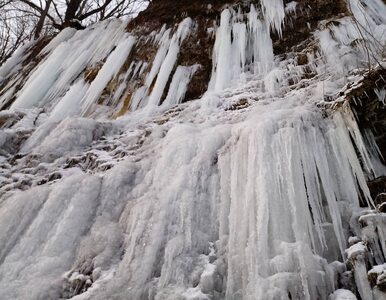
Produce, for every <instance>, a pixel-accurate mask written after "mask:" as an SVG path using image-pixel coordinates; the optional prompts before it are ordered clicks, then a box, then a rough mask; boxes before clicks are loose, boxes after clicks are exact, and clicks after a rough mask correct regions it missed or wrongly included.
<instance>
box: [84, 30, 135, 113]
mask: <svg viewBox="0 0 386 300" xmlns="http://www.w3.org/2000/svg"><path fill="white" fill-rule="evenodd" d="M135 42H136V40H135V38H134V37H132V36H127V37H126V38H124V39H122V41H121V42H120V43H119V44H118V45H117V48H116V49H115V50H114V51H113V52H112V53H111V54H110V55H109V57H108V59H107V60H106V62H105V63H104V64H103V67H102V69H101V70H100V71H99V73H98V75H97V77H96V78H95V79H94V80H93V82H92V83H91V85H90V87H89V89H88V90H87V92H86V95H85V96H84V97H83V99H82V101H81V102H82V115H84V114H85V113H87V111H88V110H89V109H90V107H91V106H92V105H93V104H94V103H96V101H98V99H99V97H100V96H101V94H102V91H103V90H104V89H105V87H106V86H107V84H108V83H109V82H110V80H111V79H113V78H114V76H116V75H117V74H118V72H119V70H120V69H121V67H122V65H123V64H124V62H125V61H126V60H127V57H128V56H129V54H130V52H131V49H132V48H133V46H134V45H135Z"/></svg>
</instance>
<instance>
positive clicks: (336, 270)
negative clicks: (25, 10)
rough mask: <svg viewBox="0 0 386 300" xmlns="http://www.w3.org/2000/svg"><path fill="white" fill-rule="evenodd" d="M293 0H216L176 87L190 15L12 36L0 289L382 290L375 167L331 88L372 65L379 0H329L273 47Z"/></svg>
mask: <svg viewBox="0 0 386 300" xmlns="http://www.w3.org/2000/svg"><path fill="white" fill-rule="evenodd" d="M303 4H304V3H296V2H290V3H286V4H284V3H283V2H282V1H281V0H274V1H272V0H270V1H268V0H264V1H261V3H257V4H254V5H248V6H247V7H245V6H230V7H227V8H226V7H224V9H223V10H222V12H221V15H219V20H218V22H216V23H214V24H213V26H212V27H208V28H205V32H207V35H208V36H209V37H210V38H212V39H213V51H211V53H212V57H211V61H212V63H213V65H212V66H211V69H212V72H211V79H210V81H209V83H208V91H207V92H206V93H205V94H204V95H203V96H202V97H201V98H200V99H197V100H196V101H190V102H185V103H182V102H184V95H185V94H186V92H187V90H188V86H189V83H190V82H191V80H193V78H194V76H195V74H196V73H197V72H199V70H200V68H203V67H204V66H202V65H200V64H199V63H198V62H197V63H191V64H186V63H181V59H180V54H181V51H182V50H181V49H182V48H183V47H184V42H187V41H189V38H191V37H192V36H194V35H195V34H196V33H197V31H198V30H199V29H198V27H199V26H200V24H199V23H197V22H195V20H194V19H192V18H186V19H184V20H183V21H182V22H181V23H180V24H178V25H177V26H175V27H169V26H167V25H165V26H164V27H162V28H160V29H159V31H154V32H152V33H151V34H149V35H144V36H139V35H138V33H136V34H131V33H127V32H126V27H127V24H126V23H123V22H121V21H118V20H114V21H108V22H103V23H99V24H96V25H94V26H93V27H91V28H88V29H86V30H84V31H75V30H72V29H66V30H64V31H63V32H61V33H60V34H59V35H58V36H56V37H55V38H54V39H53V40H52V41H51V42H50V43H49V44H48V45H46V46H45V47H44V49H42V50H41V51H40V52H39V54H38V57H37V60H36V61H34V62H31V63H26V61H25V58H26V57H27V55H28V53H29V51H30V50H29V49H33V48H34V47H36V44H34V43H31V44H29V45H26V46H25V47H24V48H22V49H20V50H19V52H18V53H16V55H15V56H14V57H13V58H12V59H11V60H9V61H8V62H7V63H6V64H5V65H4V66H3V67H2V68H1V69H0V87H1V91H0V95H1V96H0V106H1V107H2V108H3V110H2V111H0V126H1V131H0V145H1V147H0V182H1V187H0V197H1V198H0V299H5V300H8V299H9V300H11V299H23V300H24V299H31V300H32V299H33V300H35V299H77V300H81V299H158V300H161V299H191V300H206V299H259V300H260V299H261V300H265V299H312V300H313V299H332V300H333V299H335V300H338V299H364V300H365V299H385V297H386V294H385V293H384V292H383V290H384V289H385V284H386V279H385V278H386V264H385V263H386V261H385V257H386V244H385V241H386V232H385V230H386V227H385V225H386V224H385V222H386V214H384V213H380V212H379V211H380V210H381V208H380V207H377V208H376V207H375V206H374V201H373V200H374V199H372V197H371V193H370V190H369V188H368V185H367V181H368V180H370V179H373V178H376V177H378V176H380V175H384V174H385V168H384V166H383V164H382V163H381V162H380V155H379V149H378V148H377V145H376V143H375V141H374V137H373V134H372V133H371V132H367V133H363V132H361V131H360V128H359V127H358V124H357V122H356V119H355V114H354V113H353V111H352V110H351V108H350V104H351V103H350V101H355V97H353V98H352V97H350V99H351V100H350V101H349V100H348V99H349V97H348V96H349V95H352V94H353V91H358V90H360V88H361V87H362V86H363V85H364V82H366V78H367V76H369V73H371V72H378V71H379V70H382V69H383V68H384V67H385V64H384V62H383V61H382V59H384V57H383V56H382V55H384V52H382V51H383V49H384V48H382V45H383V46H384V45H385V41H386V34H384V32H385V30H386V25H385V21H386V20H385V16H386V6H385V4H384V3H383V2H382V1H381V0H364V1H362V3H360V2H359V1H356V0H349V2H347V3H346V4H347V12H351V13H344V14H341V15H339V16H336V17H335V18H334V19H333V20H326V21H323V22H320V23H319V24H318V27H317V28H316V29H315V30H314V31H313V33H312V35H311V36H310V37H309V38H307V40H305V41H304V43H303V44H304V47H302V48H301V49H300V50H299V49H295V48H294V50H293V51H292V52H288V53H285V54H283V55H275V54H274V45H273V41H272V38H271V36H272V35H277V36H278V37H279V38H280V36H281V35H282V34H283V28H285V27H286V26H289V27H290V26H291V24H293V23H292V20H295V19H296V18H297V16H298V15H301V14H309V13H310V12H309V11H308V10H307V6H304V5H303ZM208 9H209V8H208ZM310 26H311V25H310ZM286 30H288V28H287V29H286ZM136 49H137V50H136ZM138 49H139V50H140V51H138ZM139 53H140V54H142V56H141V57H142V58H143V60H140V59H139ZM150 58H151V59H150ZM149 59H150V60H149ZM369 66H370V67H371V70H368V68H369ZM384 86H385V81H384V79H383V83H382V81H381V82H380V83H379V86H377V93H376V94H377V95H380V96H379V103H382V104H384V102H385V100H384V99H383V98H384V97H383V96H384V92H383V90H382V87H384Z"/></svg>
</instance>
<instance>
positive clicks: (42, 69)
mask: <svg viewBox="0 0 386 300" xmlns="http://www.w3.org/2000/svg"><path fill="white" fill-rule="evenodd" d="M125 24H126V23H125V22H121V21H119V20H110V21H105V22H101V23H98V24H95V25H94V26H93V27H91V28H88V29H87V30H84V31H77V32H76V33H75V34H74V32H73V31H72V30H70V31H69V30H64V31H62V32H61V33H60V34H59V35H58V36H57V37H56V38H55V39H53V40H52V41H51V42H52V43H53V46H51V45H50V44H48V45H47V46H46V48H45V51H46V52H47V57H46V58H45V59H44V60H43V62H41V63H40V64H39V65H38V66H37V68H36V69H35V70H33V71H32V75H31V76H30V77H29V79H28V80H27V82H26V83H25V84H24V85H23V89H22V90H21V91H20V92H19V94H18V96H17V98H16V100H15V102H14V103H13V104H12V108H13V109H20V108H32V107H43V106H44V107H46V109H48V108H50V107H52V105H53V104H57V103H58V102H59V101H60V99H61V98H62V97H63V96H64V95H65V94H66V92H67V91H68V90H69V88H70V85H71V84H72V82H73V81H74V80H75V79H77V78H78V77H79V76H80V74H82V72H83V71H84V69H85V68H87V67H94V66H95V64H96V63H99V62H101V61H103V60H104V59H106V57H108V56H109V54H110V52H111V50H112V49H113V48H114V47H116V46H117V45H118V43H119V41H121V45H122V43H123V42H122V39H123V36H124V30H123V28H124V27H125ZM54 46H55V47H54ZM121 48H124V46H121ZM47 74H49V76H47ZM78 109H79V110H80V106H79V107H78Z"/></svg>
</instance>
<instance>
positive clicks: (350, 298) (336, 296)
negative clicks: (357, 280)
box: [329, 289, 358, 300]
mask: <svg viewBox="0 0 386 300" xmlns="http://www.w3.org/2000/svg"><path fill="white" fill-rule="evenodd" d="M357 299H358V298H357V297H356V296H355V295H354V294H353V293H352V292H351V291H349V290H344V289H339V290H336V291H335V292H334V293H333V294H332V295H331V296H330V297H329V300H357Z"/></svg>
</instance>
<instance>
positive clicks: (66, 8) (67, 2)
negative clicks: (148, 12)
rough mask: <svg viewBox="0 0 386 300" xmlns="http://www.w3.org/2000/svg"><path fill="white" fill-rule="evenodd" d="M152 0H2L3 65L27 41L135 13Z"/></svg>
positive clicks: (0, 43)
mask: <svg viewBox="0 0 386 300" xmlns="http://www.w3.org/2000/svg"><path fill="white" fill-rule="evenodd" d="M149 2H151V1H150V0H2V1H1V0H0V66H1V65H2V63H4V61H6V60H7V59H8V58H9V57H10V56H11V55H12V54H13V53H14V51H15V50H16V49H17V48H18V47H20V45H22V44H23V43H24V42H25V41H27V40H29V39H31V38H35V39H38V38H39V37H40V36H41V35H43V34H45V33H47V31H49V32H51V31H52V30H56V31H60V30H62V29H64V28H66V27H74V28H77V29H82V28H85V27H86V26H88V25H90V24H92V23H95V22H98V21H101V20H105V19H109V18H119V17H125V16H133V15H135V14H136V13H137V11H138V10H141V9H143V8H144V7H145V5H146V3H149Z"/></svg>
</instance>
